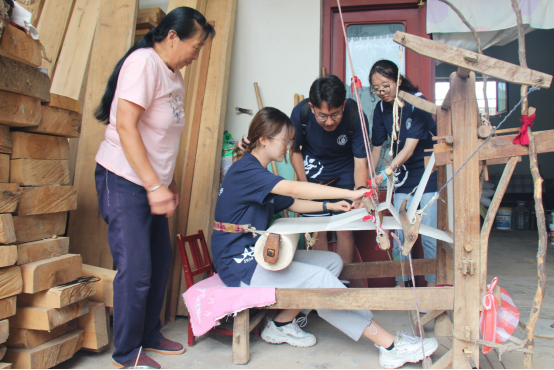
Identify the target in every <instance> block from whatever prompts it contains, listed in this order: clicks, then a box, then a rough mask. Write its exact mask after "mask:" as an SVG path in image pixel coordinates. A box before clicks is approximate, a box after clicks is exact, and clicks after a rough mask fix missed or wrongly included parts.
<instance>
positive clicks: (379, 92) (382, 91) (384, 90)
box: [373, 85, 390, 95]
mask: <svg viewBox="0 0 554 370" xmlns="http://www.w3.org/2000/svg"><path fill="white" fill-rule="evenodd" d="M373 91H375V93H376V94H377V95H383V94H388V93H390V85H386V86H385V87H383V88H382V89H380V88H379V87H378V86H373Z"/></svg>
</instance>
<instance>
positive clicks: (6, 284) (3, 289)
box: [0, 266, 23, 299]
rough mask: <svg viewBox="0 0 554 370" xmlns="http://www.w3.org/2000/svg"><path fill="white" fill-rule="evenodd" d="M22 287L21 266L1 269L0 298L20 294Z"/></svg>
mask: <svg viewBox="0 0 554 370" xmlns="http://www.w3.org/2000/svg"><path fill="white" fill-rule="evenodd" d="M22 288H23V280H22V279H21V267H19V266H12V267H6V268H3V269H0V299H2V298H7V297H11V296H14V295H16V294H19V293H21V291H22Z"/></svg>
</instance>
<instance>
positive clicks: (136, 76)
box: [96, 48, 185, 186]
mask: <svg viewBox="0 0 554 370" xmlns="http://www.w3.org/2000/svg"><path fill="white" fill-rule="evenodd" d="M184 96H185V86H184V82H183V77H182V76H181V73H180V72H179V71H175V73H173V72H171V71H170V70H169V68H167V66H166V65H165V63H164V62H163V61H162V59H161V58H160V57H159V55H158V54H157V53H156V52H155V51H154V49H152V48H144V49H138V50H136V51H135V52H133V53H132V54H131V55H129V57H128V58H127V59H126V60H125V62H124V63H123V66H122V67H121V72H120V73H119V78H118V80H117V88H116V90H115V95H114V99H113V101H112V106H111V110H110V124H109V125H108V126H107V128H106V139H105V140H104V141H103V142H102V143H101V144H100V149H99V150H98V153H97V154H96V162H98V163H99V164H100V165H102V166H103V167H104V168H106V169H108V170H110V171H111V172H113V173H115V174H116V175H118V176H121V177H123V178H125V179H127V180H129V181H131V182H133V183H135V184H137V185H143V182H142V180H141V179H140V178H139V176H138V175H137V174H136V172H135V171H134V170H133V168H132V167H131V165H130V164H129V162H128V161H127V158H126V157H125V154H124V153H123V150H122V149H121V142H120V140H119V134H118V133H117V131H116V125H117V122H116V113H117V104H118V100H119V99H123V100H127V101H130V102H132V103H135V104H137V105H140V106H141V107H142V108H144V109H145V110H144V113H143V114H142V116H141V118H140V120H139V122H138V125H137V128H138V131H139V132H140V135H141V137H142V141H143V142H144V146H145V147H146V154H147V156H148V160H149V161H150V163H151V164H152V167H153V168H154V171H156V174H157V175H158V177H159V178H160V180H161V181H162V182H163V183H164V184H165V185H166V186H169V184H170V183H171V180H172V179H173V171H174V169H175V161H176V158H177V154H178V152H179V139H180V137H181V132H182V131H183V129H184V128H185V112H184V109H183V97H184Z"/></svg>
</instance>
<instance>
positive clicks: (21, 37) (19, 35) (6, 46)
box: [0, 24, 42, 68]
mask: <svg viewBox="0 0 554 370" xmlns="http://www.w3.org/2000/svg"><path fill="white" fill-rule="evenodd" d="M0 56H3V57H6V58H10V59H13V60H17V61H18V62H21V63H24V64H27V65H29V66H31V67H34V68H38V67H40V65H41V59H42V55H41V50H40V42H39V41H38V40H33V37H32V36H31V35H30V34H28V33H27V32H25V31H22V30H20V29H19V28H17V27H15V26H12V25H11V24H8V25H7V27H6V28H4V33H3V34H2V39H1V40H0Z"/></svg>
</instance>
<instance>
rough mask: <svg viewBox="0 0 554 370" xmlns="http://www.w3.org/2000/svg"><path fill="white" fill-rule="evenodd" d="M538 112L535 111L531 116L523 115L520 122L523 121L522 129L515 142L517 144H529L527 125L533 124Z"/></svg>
mask: <svg viewBox="0 0 554 370" xmlns="http://www.w3.org/2000/svg"><path fill="white" fill-rule="evenodd" d="M535 117H536V113H533V114H532V115H531V116H527V115H523V116H521V119H520V120H519V122H521V129H520V130H519V133H518V134H517V136H516V137H515V139H514V141H513V143H514V144H515V145H529V135H527V127H531V126H533V121H534V120H535Z"/></svg>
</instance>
